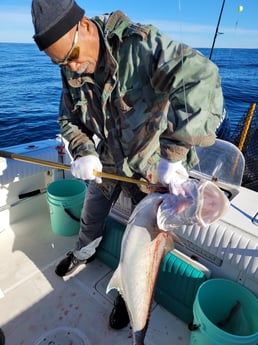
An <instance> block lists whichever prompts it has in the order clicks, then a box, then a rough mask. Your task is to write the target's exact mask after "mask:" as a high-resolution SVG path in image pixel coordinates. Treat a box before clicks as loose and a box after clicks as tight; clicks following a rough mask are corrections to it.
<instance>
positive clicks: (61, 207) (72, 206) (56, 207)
mask: <svg viewBox="0 0 258 345" xmlns="http://www.w3.org/2000/svg"><path fill="white" fill-rule="evenodd" d="M85 193H86V184H85V182H83V181H80V180H75V179H67V180H58V181H55V182H52V183H50V184H49V185H48V188H47V201H48V204H49V210H50V220H51V228H52V231H53V232H54V233H55V234H57V235H61V236H73V235H76V234H78V232H79V229H80V217H81V210H82V206H83V202H84V197H85Z"/></svg>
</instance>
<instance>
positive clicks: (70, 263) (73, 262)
mask: <svg viewBox="0 0 258 345" xmlns="http://www.w3.org/2000/svg"><path fill="white" fill-rule="evenodd" d="M66 255H67V256H66V258H64V259H63V260H61V261H60V262H59V264H58V265H57V266H56V269H55V272H56V274H57V275H58V276H59V277H63V276H65V275H67V274H69V273H72V272H73V271H74V270H75V269H76V268H77V267H78V266H80V265H83V264H84V265H85V264H86V263H87V262H90V261H92V260H93V259H94V257H93V256H94V255H93V256H92V257H90V258H89V259H87V260H79V259H77V258H76V257H75V256H74V255H73V252H68V253H67V254H66Z"/></svg>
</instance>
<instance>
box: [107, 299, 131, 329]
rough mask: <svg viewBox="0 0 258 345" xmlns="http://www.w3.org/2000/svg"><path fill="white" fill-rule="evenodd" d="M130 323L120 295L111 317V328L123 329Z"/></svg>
mask: <svg viewBox="0 0 258 345" xmlns="http://www.w3.org/2000/svg"><path fill="white" fill-rule="evenodd" d="M129 322H130V319H129V316H128V312H127V309H126V305H125V302H124V300H123V298H122V297H121V296H120V295H118V296H117V297H116V299H115V302H114V308H113V310H112V312H111V314H110V316H109V326H110V327H111V328H114V329H122V328H124V327H126V326H127V325H128V323H129Z"/></svg>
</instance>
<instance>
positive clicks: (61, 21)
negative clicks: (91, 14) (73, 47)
mask: <svg viewBox="0 0 258 345" xmlns="http://www.w3.org/2000/svg"><path fill="white" fill-rule="evenodd" d="M83 15H84V10H83V9H81V8H80V7H79V6H78V5H77V4H76V2H75V1H74V0H32V5H31V16H32V22H33V25H34V29H35V35H34V36H33V38H34V40H35V42H36V43H37V45H38V47H39V49H40V50H45V49H47V48H48V47H49V46H51V44H53V43H55V42H56V41H57V40H59V38H61V37H62V36H64V35H65V34H66V33H67V32H68V31H70V30H71V29H72V28H73V27H74V26H75V25H76V24H77V23H78V22H79V21H80V20H81V18H82V17H83Z"/></svg>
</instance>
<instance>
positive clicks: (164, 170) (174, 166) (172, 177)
mask: <svg viewBox="0 0 258 345" xmlns="http://www.w3.org/2000/svg"><path fill="white" fill-rule="evenodd" d="M158 177H159V181H160V182H161V183H162V184H163V185H164V186H166V185H168V186H169V189H170V191H171V192H172V193H174V194H176V195H177V194H180V193H182V192H183V191H182V190H181V189H182V188H180V185H181V184H182V183H183V182H184V181H186V180H187V179H188V178H189V175H188V173H187V171H186V169H185V168H184V167H183V165H182V162H181V161H178V162H175V163H172V162H169V161H168V160H167V159H164V158H161V159H160V162H159V165H158Z"/></svg>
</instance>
